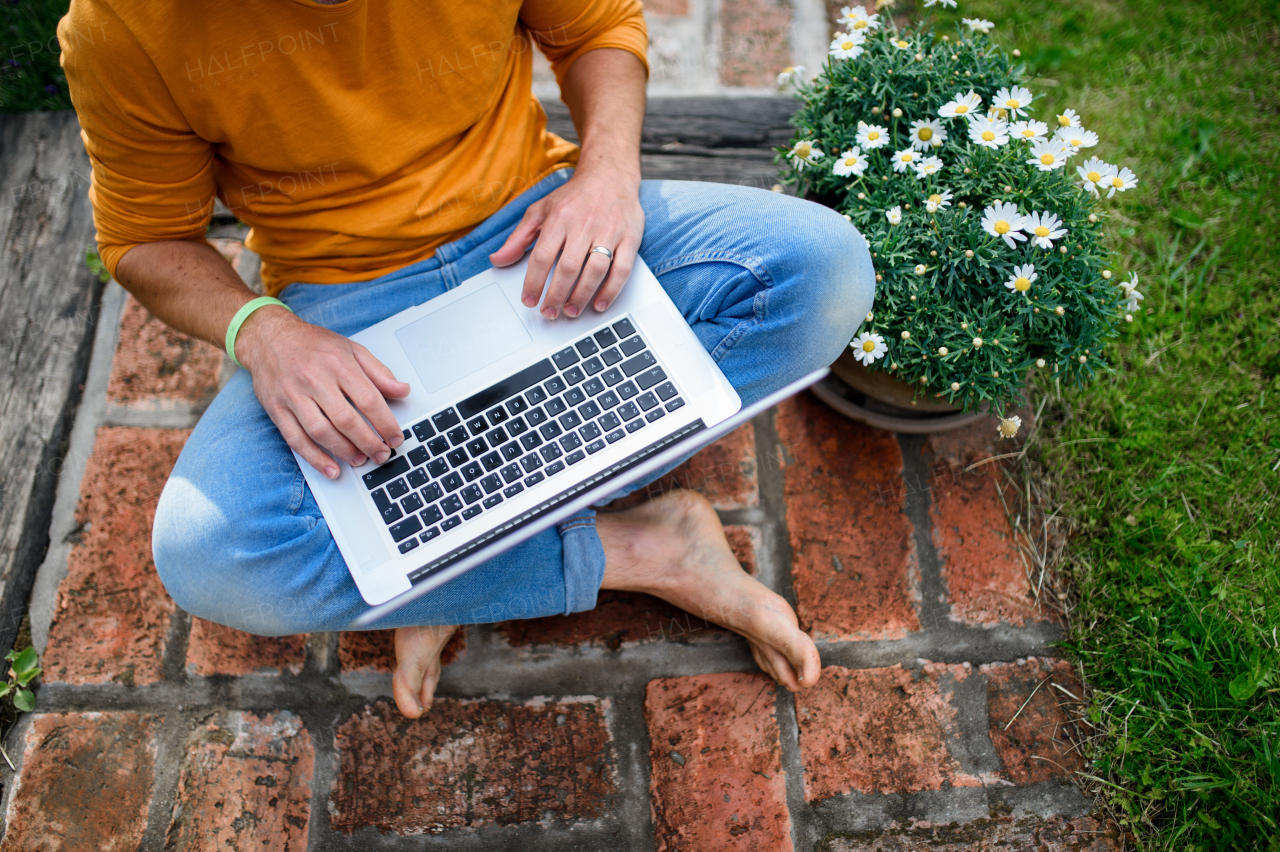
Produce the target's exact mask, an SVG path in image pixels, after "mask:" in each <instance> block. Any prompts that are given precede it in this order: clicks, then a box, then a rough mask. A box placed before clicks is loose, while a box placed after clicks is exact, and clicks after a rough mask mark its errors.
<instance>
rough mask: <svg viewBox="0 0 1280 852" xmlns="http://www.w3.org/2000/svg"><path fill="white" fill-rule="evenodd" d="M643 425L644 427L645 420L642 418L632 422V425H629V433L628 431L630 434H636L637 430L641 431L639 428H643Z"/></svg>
mask: <svg viewBox="0 0 1280 852" xmlns="http://www.w3.org/2000/svg"><path fill="white" fill-rule="evenodd" d="M643 425H644V420H643V419H642V418H637V419H635V420H632V421H631V422H630V423H628V424H627V431H628V432H634V431H636V430H637V429H639V428H640V427H641V426H643Z"/></svg>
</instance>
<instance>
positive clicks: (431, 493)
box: [419, 482, 444, 503]
mask: <svg viewBox="0 0 1280 852" xmlns="http://www.w3.org/2000/svg"><path fill="white" fill-rule="evenodd" d="M419 493H420V494H421V495H422V501H423V502H424V503H434V502H436V501H437V500H439V499H440V497H441V496H442V495H443V494H444V490H443V489H441V488H440V483H439V482H433V483H431V484H430V485H428V486H427V487H426V488H424V489H422V491H420V492H419Z"/></svg>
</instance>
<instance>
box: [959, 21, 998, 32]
mask: <svg viewBox="0 0 1280 852" xmlns="http://www.w3.org/2000/svg"><path fill="white" fill-rule="evenodd" d="M960 22H961V23H962V24H964V25H965V26H967V27H968V28H969V29H971V30H973V31H974V32H975V33H983V34H986V33H989V32H991V28H992V27H994V26H995V24H993V23H991V22H990V21H984V20H982V19H981V18H961V19H960Z"/></svg>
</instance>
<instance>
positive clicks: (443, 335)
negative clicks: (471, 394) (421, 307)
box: [396, 284, 533, 393]
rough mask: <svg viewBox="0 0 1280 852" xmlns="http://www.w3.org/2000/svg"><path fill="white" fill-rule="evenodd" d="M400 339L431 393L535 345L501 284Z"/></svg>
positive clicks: (399, 332) (400, 332)
mask: <svg viewBox="0 0 1280 852" xmlns="http://www.w3.org/2000/svg"><path fill="white" fill-rule="evenodd" d="M396 339H397V340H399V341H400V347H401V348H402V349H404V354H405V355H407V356H409V363H410V364H412V365H413V369H414V370H415V371H416V372H417V374H418V378H419V379H421V380H422V386H423V389H424V390H425V391H426V392H427V393H435V392H436V391H438V390H440V389H441V388H444V387H447V386H448V385H451V384H453V383H454V382H456V381H458V380H459V379H465V378H466V377H467V376H469V375H471V374H472V373H475V372H477V371H479V370H482V369H484V368H485V367H487V366H489V365H490V364H492V363H493V362H494V361H497V360H498V359H499V358H504V357H506V356H507V355H510V354H511V353H512V352H515V351H516V350H517V349H520V348H521V347H523V346H528V345H529V344H530V343H532V342H533V338H531V337H530V336H529V332H528V331H526V330H525V327H524V323H522V322H520V318H519V317H518V316H516V312H515V311H514V310H512V308H511V303H510V302H508V301H507V297H506V296H505V295H503V293H502V288H501V287H499V286H498V285H497V284H490V285H489V286H488V287H485V288H483V289H481V290H478V291H477V292H475V293H472V294H471V295H470V296H467V297H466V298H464V299H459V300H458V301H456V302H454V303H453V304H452V305H449V306H448V307H446V308H441V309H440V310H438V311H436V312H434V313H431V314H428V315H427V316H425V317H423V318H422V319H420V320H417V321H416V322H412V323H409V324H408V325H406V326H404V327H402V328H399V329H396Z"/></svg>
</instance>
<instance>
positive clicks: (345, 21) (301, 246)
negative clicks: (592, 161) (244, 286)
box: [58, 0, 647, 294]
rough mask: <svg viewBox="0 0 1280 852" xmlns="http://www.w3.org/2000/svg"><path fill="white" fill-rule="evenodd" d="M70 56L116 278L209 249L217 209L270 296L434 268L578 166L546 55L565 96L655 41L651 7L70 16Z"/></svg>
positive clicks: (635, 2) (161, 10)
mask: <svg viewBox="0 0 1280 852" xmlns="http://www.w3.org/2000/svg"><path fill="white" fill-rule="evenodd" d="M58 40H59V42H60V43H61V45H62V66H63V68H64V69H65V70H66V75H67V81H68V83H69V85H70V90H71V99H72V102H73V103H74V104H75V108H76V112H77V114H78V115H79V117H80V123H81V127H82V134H81V135H82V137H83V139H84V143H85V148H86V149H87V150H88V152H89V158H90V161H91V163H92V166H93V176H92V182H91V186H90V190H89V197H90V199H91V201H92V203H93V210H94V223H95V225H96V226H97V231H98V234H97V237H98V246H99V251H100V253H101V255H102V260H103V263H104V264H105V265H106V267H107V269H108V270H109V271H110V272H111V273H112V274H114V273H115V270H116V266H117V264H118V263H119V262H120V258H121V257H123V256H124V254H125V252H127V251H128V250H129V249H131V248H133V247H134V246H136V245H139V244H141V243H146V242H155V241H160V240H202V239H204V233H205V229H206V227H207V225H208V223H209V219H210V217H211V216H212V213H213V200H214V197H215V195H216V196H217V197H218V198H219V199H221V200H222V202H223V203H224V204H225V205H226V206H227V207H228V208H230V209H231V210H232V212H234V213H235V214H236V216H237V217H238V218H239V219H240V220H241V221H244V222H246V223H248V224H249V225H251V226H252V230H251V231H250V232H249V235H248V238H247V240H246V242H247V245H248V247H249V248H250V249H252V250H253V251H255V252H257V253H258V254H259V255H261V256H262V260H263V264H262V278H263V282H264V283H265V285H266V287H267V291H268V292H269V293H272V294H274V293H278V292H279V291H280V290H281V289H283V288H284V287H285V285H287V284H289V283H290V282H294V281H306V282H311V283H317V284H332V283H340V282H348V281H364V280H369V279H372V278H376V277H378V276H379V275H383V274H385V273H387V272H391V271H393V270H395V269H399V268H401V267H403V266H406V265H408V264H410V263H414V262H416V261H418V260H422V259H423V258H426V257H430V256H431V254H432V253H433V252H434V251H435V250H436V248H437V247H439V246H440V245H442V244H444V243H446V242H449V241H450V240H453V239H457V238H458V237H460V236H462V235H463V234H465V233H466V232H467V231H468V230H469V229H471V228H472V227H474V226H475V225H476V224H478V223H479V222H481V221H483V220H484V219H485V218H487V217H488V216H490V215H491V214H493V213H494V212H495V211H496V210H498V209H499V208H500V207H501V206H502V205H503V204H505V203H506V202H507V201H509V200H510V199H512V198H513V197H515V196H516V195H518V194H519V193H520V192H522V191H523V190H524V189H526V188H527V187H529V186H530V185H532V184H533V183H536V182H537V181H538V180H540V179H541V178H543V177H545V176H546V175H547V174H550V173H551V172H552V171H555V170H556V169H560V168H564V167H566V166H569V165H572V164H573V163H575V162H576V161H577V155H578V151H577V148H576V147H575V146H574V145H572V144H570V143H568V142H566V141H564V140H563V139H561V138H559V137H558V136H556V135H555V134H552V133H549V132H547V130H546V115H545V113H544V112H543V111H542V107H541V105H540V104H539V103H538V101H537V99H536V98H534V97H533V95H532V92H531V83H532V76H533V61H532V51H533V49H534V46H535V45H536V46H537V47H538V48H539V49H541V50H542V51H543V52H544V53H545V54H546V55H547V58H548V59H549V60H550V61H551V66H552V68H553V70H554V71H555V73H556V77H557V79H558V80H561V81H563V79H564V75H565V73H566V72H567V70H568V68H569V66H570V65H571V64H572V63H573V61H574V60H575V59H577V58H578V57H579V56H581V55H582V54H584V53H586V52H587V51H589V50H594V49H597V48H602V47H615V48H622V49H624V50H628V51H630V52H632V53H634V54H635V55H636V56H638V57H639V58H640V60H641V61H642V62H643V61H645V48H646V46H647V33H646V30H645V25H644V19H643V17H642V14H641V5H640V2H639V0H523V2H521V0H485V1H484V2H469V3H457V2H441V0H428V1H427V2H423V0H417V1H416V2H414V0H345V2H343V3H340V4H337V5H322V4H319V3H315V2H313V1H312V0H224V1H223V2H218V3H214V2H208V0H181V2H179V0H168V2H160V0H149V2H145V3H139V2H125V0H72V2H71V8H70V11H69V12H68V13H67V15H66V17H64V18H63V19H62V21H61V23H60V24H59V26H58Z"/></svg>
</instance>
